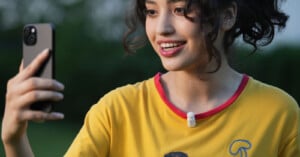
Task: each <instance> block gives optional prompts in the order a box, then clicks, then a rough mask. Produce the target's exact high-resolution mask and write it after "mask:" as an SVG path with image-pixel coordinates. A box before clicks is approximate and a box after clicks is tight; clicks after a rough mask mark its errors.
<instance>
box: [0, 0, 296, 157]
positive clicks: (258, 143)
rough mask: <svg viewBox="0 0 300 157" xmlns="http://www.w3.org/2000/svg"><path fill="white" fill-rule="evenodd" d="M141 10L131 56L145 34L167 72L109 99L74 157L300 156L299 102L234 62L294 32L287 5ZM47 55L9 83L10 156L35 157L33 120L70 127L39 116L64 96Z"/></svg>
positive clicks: (209, 2)
mask: <svg viewBox="0 0 300 157" xmlns="http://www.w3.org/2000/svg"><path fill="white" fill-rule="evenodd" d="M134 2H135V5H134V7H135V8H134V10H133V13H132V15H131V17H129V19H128V28H129V29H128V32H127V33H126V34H125V37H124V46H125V49H126V50H128V51H129V52H131V51H134V50H135V48H136V47H140V46H141V43H143V41H144V40H141V38H136V36H137V35H139V34H138V33H139V31H140V30H141V29H143V30H145V34H141V35H142V36H144V37H146V38H147V40H148V41H149V42H150V43H151V45H152V47H153V49H154V51H155V53H156V54H157V55H158V56H159V58H160V60H161V62H162V64H163V66H164V68H165V69H166V70H167V72H166V73H160V72H158V73H157V74H156V75H155V76H153V77H151V78H149V79H147V80H144V81H141V82H137V83H136V84H130V85H126V86H123V87H119V88H117V89H115V90H112V91H111V92H109V93H107V94H106V95H104V96H103V97H102V98H101V99H100V100H99V102H97V103H96V104H95V105H94V106H93V107H92V108H91V109H90V110H89V112H88V113H87V115H86V118H85V122H84V124H83V126H82V128H81V130H80V131H79V133H78V135H77V137H76V138H75V140H74V142H73V143H72V145H71V146H70V148H69V149H68V151H67V153H66V155H65V156H70V157H76V156H88V157H92V156H101V157H108V156H110V157H120V156H133V157H141V156H142V157H152V156H165V157H169V156H183V157H186V156H224V157H233V156H235V157H236V156H239V157H247V156H261V157H265V156H267V157H299V156H300V154H299V153H300V136H299V130H300V128H299V127H300V126H299V125H300V115H299V113H300V112H299V107H298V105H297V102H296V101H295V100H294V99H293V98H292V97H291V96H290V95H289V94H288V93H286V92H285V91H283V90H281V89H279V88H277V87H274V86H271V85H268V84H266V83H263V82H260V81H258V80H256V79H255V78H253V77H251V76H249V75H247V74H245V73H241V72H238V71H236V70H235V69H233V68H232V67H231V66H230V65H229V64H228V60H227V57H228V55H229V53H230V51H231V46H232V44H233V42H234V41H235V39H236V38H237V37H238V36H242V38H243V40H244V41H245V42H246V43H248V44H250V45H252V46H253V47H254V50H256V48H257V47H258V46H262V45H267V44H269V43H270V42H271V41H272V40H273V37H274V35H275V29H276V28H280V29H283V28H284V26H285V24H286V21H287V16H286V15H285V14H284V13H283V12H281V11H280V10H279V6H278V2H277V0H252V1H249V0H135V1H134ZM142 36H140V37H142ZM47 55H48V53H47V52H46V51H45V53H43V55H40V56H38V57H37V58H36V59H35V60H34V61H33V62H32V63H31V64H30V65H29V68H28V67H27V68H25V69H23V67H22V66H21V67H20V72H19V73H18V74H17V75H16V76H15V77H13V78H12V79H11V80H10V81H9V82H8V85H7V100H6V109H5V115H4V118H3V124H2V140H3V142H4V146H5V150H6V154H7V156H33V153H32V151H31V147H30V145H29V141H28V138H27V134H26V128H27V125H28V121H30V120H33V121H36V120H58V119H62V118H63V115H62V114H60V113H45V112H36V111H32V110H30V105H31V104H32V103H34V102H38V101H39V100H41V99H43V100H45V99H47V100H54V99H55V97H57V95H59V94H60V91H61V90H62V89H63V88H64V86H63V85H62V84H60V83H59V82H57V81H55V80H45V79H41V78H35V77H34V76H33V74H34V72H35V71H36V69H38V67H40V66H41V64H42V63H43V61H44V60H45V59H46V58H47ZM137 66H138V65H137ZM46 84H48V85H49V84H51V87H49V86H46ZM45 93H47V94H45ZM41 95H42V98H41Z"/></svg>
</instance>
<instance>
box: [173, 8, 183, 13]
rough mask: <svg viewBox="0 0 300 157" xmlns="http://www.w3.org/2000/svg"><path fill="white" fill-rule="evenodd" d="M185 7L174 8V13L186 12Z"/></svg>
mask: <svg viewBox="0 0 300 157" xmlns="http://www.w3.org/2000/svg"><path fill="white" fill-rule="evenodd" d="M185 10H186V9H185V8H175V9H174V13H175V14H176V15H184V13H185Z"/></svg>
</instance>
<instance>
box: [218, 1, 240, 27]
mask: <svg viewBox="0 0 300 157" xmlns="http://www.w3.org/2000/svg"><path fill="white" fill-rule="evenodd" d="M236 17H237V4H236V3H235V2H233V3H232V4H231V5H230V6H229V7H227V8H226V9H224V10H223V11H222V13H221V16H220V20H221V21H220V22H221V23H220V25H221V29H222V30H223V31H228V30H230V29H231V28H232V27H233V26H234V24H235V22H236Z"/></svg>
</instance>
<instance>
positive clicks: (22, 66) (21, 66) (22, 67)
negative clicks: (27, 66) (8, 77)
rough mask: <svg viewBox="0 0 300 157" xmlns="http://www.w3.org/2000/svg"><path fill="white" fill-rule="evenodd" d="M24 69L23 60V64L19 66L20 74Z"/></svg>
mask: <svg viewBox="0 0 300 157" xmlns="http://www.w3.org/2000/svg"><path fill="white" fill-rule="evenodd" d="M23 69H24V60H23V59H22V61H21V64H20V66H19V72H21V71H22V70H23Z"/></svg>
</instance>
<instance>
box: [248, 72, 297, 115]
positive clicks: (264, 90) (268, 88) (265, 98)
mask: <svg viewBox="0 0 300 157" xmlns="http://www.w3.org/2000/svg"><path fill="white" fill-rule="evenodd" d="M246 89H247V90H246V91H247V95H248V97H250V98H252V99H253V100H258V102H264V103H265V105H267V106H268V107H272V108H274V107H278V108H289V109H291V110H299V106H298V103H297V101H296V100H295V98H294V97H292V96H291V95H290V94H289V93H288V92H286V91H285V90H283V89H281V88H279V87H276V86H274V85H271V84H268V83H266V82H262V81H259V80H257V79H255V78H253V77H250V78H249V82H248V85H247V87H246Z"/></svg>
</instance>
